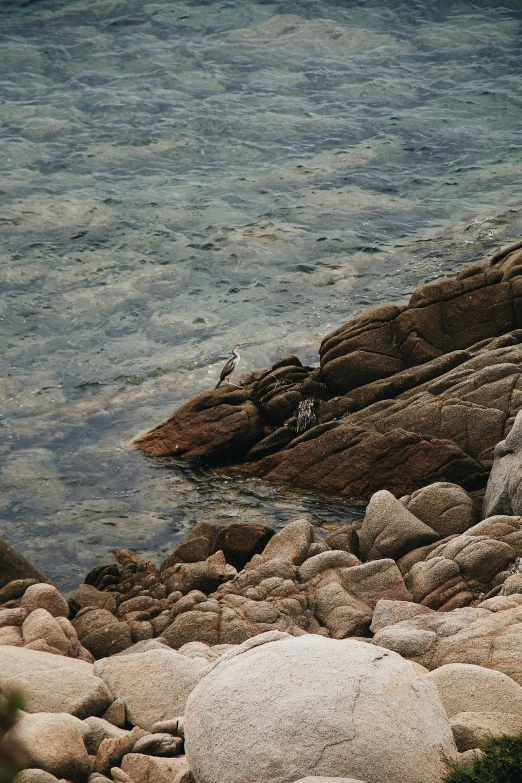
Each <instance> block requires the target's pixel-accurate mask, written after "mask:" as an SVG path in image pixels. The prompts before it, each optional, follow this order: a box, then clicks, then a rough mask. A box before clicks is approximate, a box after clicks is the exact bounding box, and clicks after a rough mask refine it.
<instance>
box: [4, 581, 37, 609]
mask: <svg viewBox="0 0 522 783" xmlns="http://www.w3.org/2000/svg"><path fill="white" fill-rule="evenodd" d="M38 582H39V580H38V579H13V580H12V581H11V582H8V583H7V584H6V585H5V586H4V587H2V588H1V589H0V604H5V603H7V601H13V600H15V599H16V598H20V596H22V595H23V594H24V593H25V591H26V590H27V588H28V587H29V586H30V585H35V584H38Z"/></svg>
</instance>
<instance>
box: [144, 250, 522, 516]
mask: <svg viewBox="0 0 522 783" xmlns="http://www.w3.org/2000/svg"><path fill="white" fill-rule="evenodd" d="M319 354H320V365H319V367H316V368H314V367H305V366H303V365H302V364H301V362H300V360H299V359H298V358H297V357H296V356H285V357H283V358H282V359H280V360H278V361H277V362H276V363H275V364H274V365H273V366H272V367H271V368H268V369H262V370H258V371H255V372H250V373H247V374H246V375H243V376H242V377H241V378H239V380H238V381H237V384H238V385H237V386H236V385H232V384H226V383H225V384H222V386H220V388H219V389H211V390H209V391H205V392H202V393H201V394H198V395H197V396H196V397H194V398H193V399H191V400H190V401H189V402H187V403H186V404H185V405H182V406H181V407H180V408H179V409H178V410H176V411H175V412H174V413H173V415H172V416H170V417H169V418H168V419H166V420H165V421H163V422H161V423H160V424H158V425H157V426H155V427H154V428H153V429H151V430H149V431H148V432H146V433H145V434H142V435H140V436H138V437H137V438H136V439H135V440H134V442H133V445H134V446H135V447H136V448H138V449H142V450H143V451H146V452H148V453H150V454H154V455H158V456H176V457H185V458H187V459H199V460H203V461H206V462H209V463H213V464H217V465H228V466H230V464H233V465H234V468H235V469H236V470H239V471H240V472H242V473H244V474H247V475H252V476H259V477H262V478H264V479H266V480H268V481H273V482H279V483H287V484H288V483H290V484H295V485H301V486H307V487H314V488H318V489H321V490H324V491H331V492H337V493H341V494H343V495H348V496H350V497H354V498H363V499H365V500H368V498H369V497H370V496H371V495H372V494H373V493H374V492H376V491H377V490H381V489H387V490H389V491H390V492H392V493H393V494H394V495H396V496H399V495H407V494H411V493H412V492H414V491H415V490H417V489H420V488H421V487H423V486H425V485H427V484H430V483H433V482H439V481H450V482H452V483H456V484H459V485H460V486H462V487H464V488H465V489H466V490H468V491H470V492H474V493H476V494H477V495H478V498H479V500H481V499H482V494H483V490H484V488H485V486H486V482H487V478H488V474H489V472H490V470H491V466H492V462H493V454H494V449H495V447H496V445H497V444H498V443H499V441H502V440H503V439H505V438H506V436H507V435H508V433H509V432H510V430H511V427H512V425H513V422H514V419H515V416H516V415H517V413H518V412H519V410H520V409H521V408H522V379H521V371H522V242H519V243H517V244H516V245H513V246H511V247H509V248H506V249H504V250H502V251H500V252H499V253H497V254H496V255H495V256H494V257H493V258H492V259H491V260H490V261H488V262H487V263H484V264H482V265H476V266H472V267H469V268H467V269H464V270H463V271H462V272H460V273H459V274H458V275H457V277H456V278H455V279H453V280H442V281H440V282H436V283H431V284H429V285H426V286H423V287H422V288H418V289H417V290H416V291H415V292H414V293H413V295H412V297H411V299H410V301H409V303H408V304H407V305H404V306H395V305H384V306H380V307H374V308H371V309H369V310H366V311H364V312H363V313H361V314H360V315H358V316H356V317H355V318H353V319H352V320H351V321H348V322H347V323H346V324H344V325H343V326H341V327H339V328H338V329H336V330H335V331H334V332H332V333H331V334H329V335H327V336H326V337H325V338H324V340H323V342H322V344H321V346H320V351H319ZM517 448H519V446H518V441H517V443H515V442H514V441H513V440H512V441H510V442H508V444H507V446H506V450H507V451H506V455H505V456H504V462H505V463H506V464H507V463H508V462H509V460H510V457H509V455H510V454H512V453H513V451H512V450H513V449H515V451H516V449H517ZM506 470H507V467H505V468H504V472H505V471H506ZM513 491H514V490H513ZM515 494H516V492H515ZM477 502H478V501H477ZM507 508H508V504H507V502H504V503H503V506H502V509H503V510H502V513H509V512H508V511H507V510H506V509H507ZM510 509H511V511H512V512H513V513H517V511H516V509H515V508H513V507H510Z"/></svg>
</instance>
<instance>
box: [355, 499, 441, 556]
mask: <svg viewBox="0 0 522 783" xmlns="http://www.w3.org/2000/svg"><path fill="white" fill-rule="evenodd" d="M438 539H439V535H438V533H436V532H435V531H434V530H432V528H431V527H428V526H427V525H425V524H424V522H421V521H420V519H417V517H415V516H413V514H411V513H410V512H409V511H407V510H406V509H405V508H404V506H403V505H402V503H400V502H399V501H398V500H396V499H395V498H394V497H393V495H392V494H391V493H390V492H387V491H386V490H382V491H380V492H376V493H375V494H374V495H372V498H371V500H370V502H369V504H368V507H367V509H366V516H365V518H364V522H363V524H362V527H361V528H360V530H359V548H360V552H361V556H362V558H363V559H364V560H379V559H381V558H384V557H390V558H392V560H397V559H398V558H399V557H401V556H402V555H404V554H406V552H410V551H411V550H412V549H417V547H421V546H425V545H427V544H432V543H433V542H434V541H437V540H438Z"/></svg>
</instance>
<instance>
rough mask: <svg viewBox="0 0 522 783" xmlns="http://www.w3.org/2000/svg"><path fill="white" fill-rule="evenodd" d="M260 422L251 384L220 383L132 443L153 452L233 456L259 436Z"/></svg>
mask: <svg viewBox="0 0 522 783" xmlns="http://www.w3.org/2000/svg"><path fill="white" fill-rule="evenodd" d="M263 426H264V422H263V418H262V415H261V413H260V411H259V409H258V408H257V406H256V405H255V403H254V401H253V387H252V386H245V387H232V386H229V385H225V384H224V385H223V386H220V388H219V389H212V390H210V391H205V392H202V393H201V394H199V395H198V396H197V397H194V398H193V399H192V400H190V402H188V403H186V404H185V405H182V406H181V407H180V408H178V410H177V411H176V412H175V413H174V414H173V415H172V416H170V417H169V418H168V419H165V421H162V422H161V423H160V424H158V425H157V426H156V427H154V428H153V429H152V430H149V432H147V433H145V434H144V435H141V436H139V437H137V438H135V439H134V441H133V443H132V445H133V446H134V447H135V448H137V449H141V450H142V451H146V452H148V453H149V454H155V455H157V456H177V457H186V458H189V459H194V458H197V457H206V458H207V459H208V458H212V459H226V458H229V457H233V458H237V457H238V456H239V455H240V454H241V453H246V452H247V451H248V449H249V448H250V447H251V446H253V445H254V443H256V442H257V441H258V440H259V439H260V438H261V436H262V433H263Z"/></svg>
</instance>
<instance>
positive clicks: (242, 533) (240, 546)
mask: <svg viewBox="0 0 522 783" xmlns="http://www.w3.org/2000/svg"><path fill="white" fill-rule="evenodd" d="M273 535H274V530H273V529H272V528H271V527H270V526H269V525H265V524H263V523H262V522H232V524H230V525H226V527H224V528H223V529H222V530H221V532H220V533H219V534H218V536H217V538H216V541H215V544H214V551H217V550H220V549H221V550H222V551H223V554H224V555H225V559H226V561H227V563H230V565H232V566H234V568H235V569H236V570H237V571H241V569H242V568H243V567H244V566H245V565H246V563H247V562H248V561H249V560H250V559H251V558H252V557H253V556H254V555H259V554H261V553H262V552H263V550H264V549H265V547H266V545H267V544H268V542H269V541H270V539H271V538H272V536H273Z"/></svg>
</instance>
